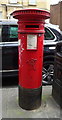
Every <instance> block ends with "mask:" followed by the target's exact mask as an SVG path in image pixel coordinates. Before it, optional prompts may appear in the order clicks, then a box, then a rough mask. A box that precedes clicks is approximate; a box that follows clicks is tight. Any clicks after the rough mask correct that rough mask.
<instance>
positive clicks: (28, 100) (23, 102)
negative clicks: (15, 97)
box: [19, 86, 42, 110]
mask: <svg viewBox="0 0 62 120" xmlns="http://www.w3.org/2000/svg"><path fill="white" fill-rule="evenodd" d="M41 96H42V86H41V87H40V88H36V89H25V88H23V87H21V86H19V105H20V107H21V108H23V109H25V110H34V109H37V108H39V107H40V106H41Z"/></svg>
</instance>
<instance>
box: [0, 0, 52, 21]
mask: <svg viewBox="0 0 62 120" xmlns="http://www.w3.org/2000/svg"><path fill="white" fill-rule="evenodd" d="M23 8H40V9H47V10H50V0H5V1H4V0H0V19H10V18H11V16H10V14H11V13H12V12H13V11H14V10H19V9H23Z"/></svg>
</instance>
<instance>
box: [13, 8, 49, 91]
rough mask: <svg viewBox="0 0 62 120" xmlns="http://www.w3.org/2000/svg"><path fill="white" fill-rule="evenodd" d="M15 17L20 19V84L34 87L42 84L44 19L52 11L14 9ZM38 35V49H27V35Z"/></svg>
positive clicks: (24, 86)
mask: <svg viewBox="0 0 62 120" xmlns="http://www.w3.org/2000/svg"><path fill="white" fill-rule="evenodd" d="M12 15H13V17H14V18H16V19H18V40H19V47H18V50H19V85H20V86H22V87H23V88H27V89H34V88H39V87H40V86H42V66H43V40H44V23H45V22H44V20H45V19H47V18H49V17H50V13H49V12H47V11H44V10H38V9H23V10H18V11H14V12H13V13H12ZM28 35H36V36H37V46H36V49H34V48H33V49H27V42H28V40H27V36H28Z"/></svg>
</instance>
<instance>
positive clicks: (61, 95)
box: [52, 81, 62, 108]
mask: <svg viewBox="0 0 62 120" xmlns="http://www.w3.org/2000/svg"><path fill="white" fill-rule="evenodd" d="M52 96H53V98H54V99H55V101H56V102H57V103H58V104H59V105H60V107H61V108H62V85H61V84H59V83H58V82H57V81H54V82H53V89H52Z"/></svg>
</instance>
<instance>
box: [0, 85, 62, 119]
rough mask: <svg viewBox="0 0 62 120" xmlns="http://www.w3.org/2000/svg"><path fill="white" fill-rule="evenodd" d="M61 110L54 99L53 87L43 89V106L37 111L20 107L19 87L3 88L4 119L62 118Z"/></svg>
mask: <svg viewBox="0 0 62 120" xmlns="http://www.w3.org/2000/svg"><path fill="white" fill-rule="evenodd" d="M60 115H61V110H60V107H59V105H58V104H57V103H56V102H55V100H54V99H53V97H52V86H43V87H42V104H41V106H40V108H38V109H36V110H31V111H27V110H24V109H22V108H21V107H19V104H18V87H10V88H9V87H7V88H2V118H60Z"/></svg>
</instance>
